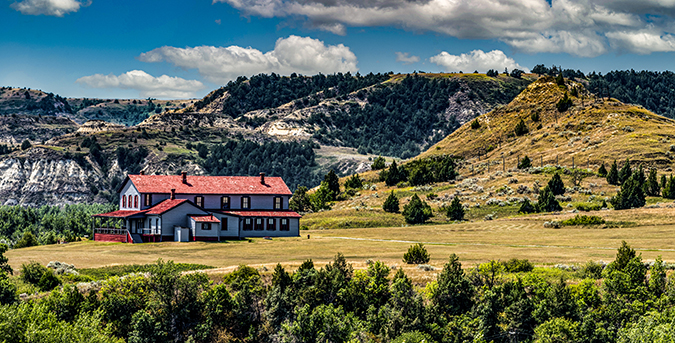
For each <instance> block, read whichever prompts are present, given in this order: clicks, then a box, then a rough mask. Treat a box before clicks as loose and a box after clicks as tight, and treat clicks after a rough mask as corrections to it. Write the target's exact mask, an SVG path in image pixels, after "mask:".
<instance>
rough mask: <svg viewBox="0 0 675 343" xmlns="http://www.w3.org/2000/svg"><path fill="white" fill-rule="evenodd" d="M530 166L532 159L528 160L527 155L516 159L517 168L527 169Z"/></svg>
mask: <svg viewBox="0 0 675 343" xmlns="http://www.w3.org/2000/svg"><path fill="white" fill-rule="evenodd" d="M530 167H532V161H530V158H529V157H527V155H525V157H523V159H521V160H520V161H518V169H527V168H530Z"/></svg>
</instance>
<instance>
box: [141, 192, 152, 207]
mask: <svg viewBox="0 0 675 343" xmlns="http://www.w3.org/2000/svg"><path fill="white" fill-rule="evenodd" d="M143 206H152V194H143Z"/></svg>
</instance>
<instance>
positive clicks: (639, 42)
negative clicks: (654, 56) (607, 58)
mask: <svg viewBox="0 0 675 343" xmlns="http://www.w3.org/2000/svg"><path fill="white" fill-rule="evenodd" d="M607 38H609V41H610V45H612V46H613V47H614V48H616V49H618V50H627V51H632V52H636V53H638V54H648V53H650V52H655V51H661V52H668V51H675V37H674V36H673V35H670V34H667V35H661V34H659V33H658V32H649V31H640V32H626V31H623V32H608V33H607Z"/></svg>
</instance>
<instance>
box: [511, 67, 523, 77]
mask: <svg viewBox="0 0 675 343" xmlns="http://www.w3.org/2000/svg"><path fill="white" fill-rule="evenodd" d="M523 73H524V71H522V70H520V69H513V70H511V74H510V75H511V77H515V78H516V79H520V78H521V77H523Z"/></svg>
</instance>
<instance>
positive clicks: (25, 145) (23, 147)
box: [21, 139, 33, 150]
mask: <svg viewBox="0 0 675 343" xmlns="http://www.w3.org/2000/svg"><path fill="white" fill-rule="evenodd" d="M32 146H33V145H32V144H30V142H29V141H28V140H27V139H26V140H24V141H23V143H21V150H26V149H30V147H32Z"/></svg>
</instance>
